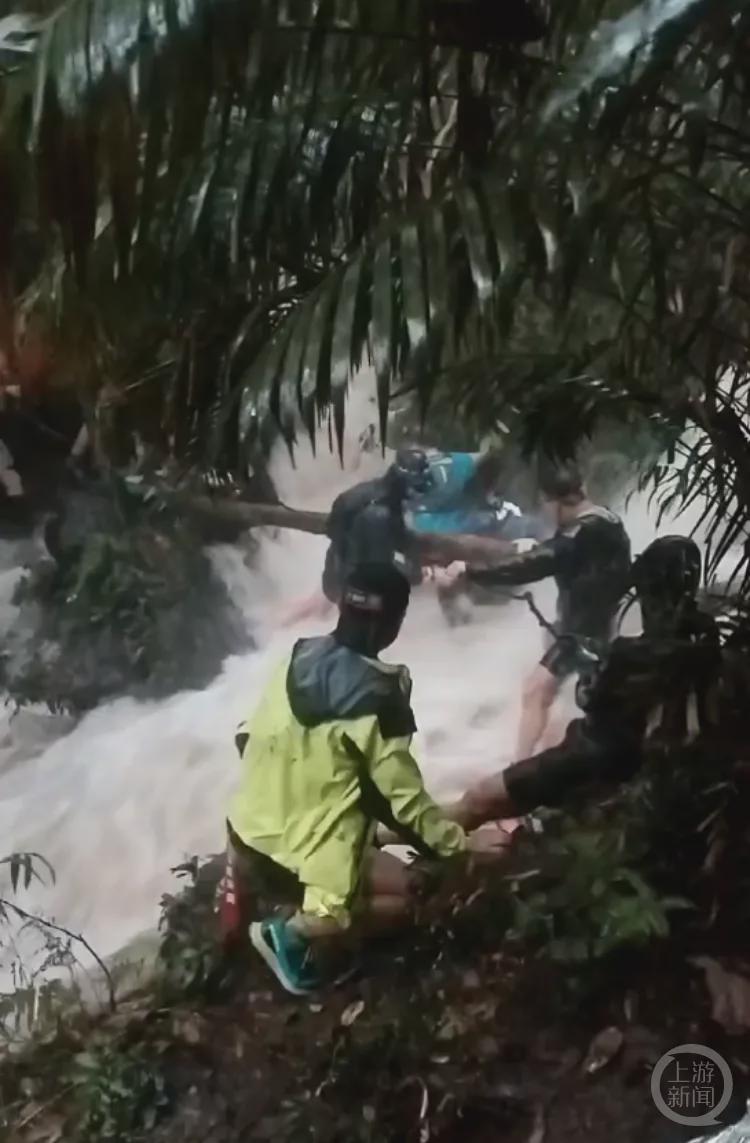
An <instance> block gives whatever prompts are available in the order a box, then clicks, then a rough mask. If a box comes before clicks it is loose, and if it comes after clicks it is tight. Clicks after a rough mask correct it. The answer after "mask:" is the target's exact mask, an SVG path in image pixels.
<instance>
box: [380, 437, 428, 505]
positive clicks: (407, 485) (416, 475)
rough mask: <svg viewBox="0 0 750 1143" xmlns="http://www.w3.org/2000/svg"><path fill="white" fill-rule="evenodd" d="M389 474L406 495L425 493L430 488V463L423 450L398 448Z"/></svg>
mask: <svg viewBox="0 0 750 1143" xmlns="http://www.w3.org/2000/svg"><path fill="white" fill-rule="evenodd" d="M390 473H391V475H392V477H393V478H395V480H396V481H397V482H398V483H399V484H401V486H402V487H403V489H404V491H405V493H406V494H407V495H411V494H413V493H420V492H427V491H428V489H430V488H431V487H432V483H433V477H432V473H431V472H430V462H429V460H428V458H427V453H426V452H425V451H424V449H421V448H400V449H399V450H398V452H397V453H396V459H395V461H394V462H393V464H392V465H391V468H390Z"/></svg>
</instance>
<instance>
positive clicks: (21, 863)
mask: <svg viewBox="0 0 750 1143" xmlns="http://www.w3.org/2000/svg"><path fill="white" fill-rule="evenodd" d="M2 869H7V871H8V873H9V880H10V885H9V887H8V889H6V890H5V891H3V888H2V886H0V969H2V970H3V971H4V972H5V974H6V975H7V977H8V978H9V980H10V982H11V985H12V988H11V989H10V990H9V991H0V1040H5V1041H6V1042H9V1043H10V1042H13V1041H15V1040H22V1039H24V1038H25V1037H26V1036H27V1035H28V1034H29V1033H30V1032H32V1031H49V1030H50V1029H51V1028H52V1027H54V1025H55V1021H56V1019H58V1018H59V1016H60V1014H61V1013H62V1012H63V1011H64V1010H65V1009H66V1008H67V1009H70V1007H71V1005H72V1004H78V1003H80V989H79V987H78V984H77V982H76V979H75V975H74V970H75V968H76V967H77V965H78V964H79V960H78V956H77V950H80V949H85V951H86V952H87V953H88V955H89V956H90V957H91V958H92V959H93V960H94V961H96V963H97V965H98V967H99V969H100V970H101V972H102V975H103V979H104V981H105V983H106V986H107V989H108V992H109V1003H110V1007H114V982H113V980H112V976H111V974H110V972H109V970H108V969H107V967H106V965H105V964H104V963H103V962H102V960H101V958H100V957H99V956H98V955H97V953H96V952H95V950H94V949H93V948H92V947H91V945H89V943H88V942H87V941H86V939H85V937H83V936H82V935H81V934H80V933H74V932H71V931H70V930H69V929H66V928H65V927H64V926H62V925H58V924H57V923H56V922H54V921H50V920H48V919H47V918H46V917H41V916H38V915H37V914H35V913H30V912H28V911H27V910H26V909H24V908H22V906H21V905H19V904H18V903H17V901H16V900H12V899H11V898H14V897H15V896H16V894H17V892H18V890H19V888H21V887H23V888H24V889H28V888H29V886H30V885H31V882H32V881H34V880H37V881H40V882H43V881H44V879H45V876H46V877H47V878H48V879H49V880H50V881H53V882H54V879H55V873H54V870H53V869H52V867H51V866H50V865H49V863H48V862H47V861H45V859H44V858H43V857H42V856H41V855H40V854H38V853H12V854H9V855H8V856H7V857H4V858H0V870H2ZM59 969H65V970H66V973H67V975H68V979H67V981H64V980H60V979H54V978H53V979H49V976H48V974H49V972H50V970H59Z"/></svg>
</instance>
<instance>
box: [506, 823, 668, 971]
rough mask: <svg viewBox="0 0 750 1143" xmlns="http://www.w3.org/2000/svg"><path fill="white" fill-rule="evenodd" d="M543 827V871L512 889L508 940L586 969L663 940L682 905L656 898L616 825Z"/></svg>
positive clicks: (530, 873) (629, 842)
mask: <svg viewBox="0 0 750 1143" xmlns="http://www.w3.org/2000/svg"><path fill="white" fill-rule="evenodd" d="M590 816H594V815H590ZM544 827H545V832H544V838H543V840H542V841H541V842H539V843H538V848H539V849H540V851H541V852H540V854H539V856H540V857H541V858H542V861H543V869H542V870H541V871H534V870H529V871H527V874H526V876H525V878H524V880H523V881H521V882H517V883H516V884H515V885H514V886H513V888H514V907H515V915H514V918H513V924H512V928H511V932H510V934H509V935H510V936H511V937H514V938H515V939H518V940H521V941H528V942H529V943H531V944H532V945H534V946H535V947H537V948H538V949H539V951H540V954H541V955H542V956H545V957H549V958H550V959H552V960H555V961H560V962H562V963H565V964H578V965H582V964H583V965H585V964H586V963H587V962H591V961H593V960H596V959H597V958H599V957H605V956H607V955H608V954H610V953H612V952H614V951H616V950H618V949H624V948H628V947H638V946H639V945H644V944H648V943H649V942H650V941H652V940H654V939H657V938H660V937H661V938H664V937H666V936H668V934H669V914H670V912H671V911H673V910H674V909H679V908H684V907H685V906H686V905H688V902H687V901H685V900H684V898H677V897H672V898H670V897H662V896H660V895H659V894H658V893H656V892H655V891H654V889H653V888H652V887H651V886H650V885H649V884H648V883H647V882H646V881H645V880H644V877H643V875H642V874H641V873H640V872H639V871H638V864H639V863H638V861H637V855H636V854H635V853H634V852H631V853H628V852H627V849H628V848H630V849H632V838H630V837H628V835H627V832H626V830H625V829H624V828H623V823H622V822H621V821H617V820H615V821H614V822H612V821H610V822H607V821H606V820H601V819H600V820H599V822H597V821H596V820H594V821H589V822H586V821H585V820H584V821H583V822H581V821H580V820H578V819H577V820H571V819H564V818H563V819H562V821H556V820H555V818H554V816H545V818H544ZM641 864H642V862H641ZM545 871H546V877H545ZM545 881H546V885H545Z"/></svg>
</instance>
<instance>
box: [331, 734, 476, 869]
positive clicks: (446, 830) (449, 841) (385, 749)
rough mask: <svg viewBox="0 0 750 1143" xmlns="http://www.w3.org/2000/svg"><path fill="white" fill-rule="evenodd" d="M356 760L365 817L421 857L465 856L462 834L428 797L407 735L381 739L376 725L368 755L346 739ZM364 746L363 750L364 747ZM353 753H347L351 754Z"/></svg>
mask: <svg viewBox="0 0 750 1143" xmlns="http://www.w3.org/2000/svg"><path fill="white" fill-rule="evenodd" d="M346 737H347V738H348V739H349V744H350V747H351V746H353V747H354V748H355V750H356V753H357V755H358V756H359V760H360V766H359V770H360V785H361V787H362V798H363V803H364V807H365V809H366V811H367V812H368V813H369V814H370V815H371V816H372V817H373V818H375V819H377V820H378V821H380V822H382V824H383V825H385V826H386V827H389V828H390V829H392V830H393V832H394V833H396V834H397V835H398V837H399V840H400V841H401V843H402V844H405V845H411V846H413V848H414V849H416V850H417V852H418V853H420V854H422V855H423V856H425V857H452V856H454V855H455V854H459V853H463V852H465V850H466V848H467V839H466V834H465V833H464V831H463V829H462V828H461V826H460V825H458V824H457V823H456V822H454V821H451V820H449V819H448V818H447V817H446V816H445V814H444V813H443V811H442V810H441V809H440V807H439V806H438V805H437V803H436V802H434V801H433V799H432V798H431V797H430V795H429V794H428V793H427V791H426V789H425V787H424V782H423V780H422V774H421V772H420V769H419V766H418V765H417V762H416V760H415V758H414V756H413V755H412V753H411V735H410V734H409V735H398V736H396V737H389V738H384V737H383V735H382V732H381V729H380V727H379V726H378V724H377V722H376V723H375V725H374V727H373V729H372V733H371V736H370V738H369V741H368V743H367V747H366V750H363V749H362V747H361V746H360V745H359V744H357V743H356V742H354V740H353V736H352V737H350V736H348V735H347V736H346ZM363 745H364V744H363ZM350 752H351V751H350Z"/></svg>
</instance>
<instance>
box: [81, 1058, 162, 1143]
mask: <svg viewBox="0 0 750 1143" xmlns="http://www.w3.org/2000/svg"><path fill="white" fill-rule="evenodd" d="M71 1082H72V1083H73V1084H74V1085H75V1088H76V1096H77V1101H78V1105H79V1108H80V1120H79V1124H78V1136H79V1138H81V1139H82V1140H91V1141H92V1143H98V1141H99V1140H103V1139H114V1140H124V1139H127V1138H129V1137H130V1136H131V1135H132V1133H133V1132H136V1131H137V1132H140V1131H151V1130H152V1129H153V1127H154V1125H155V1123H156V1121H157V1119H158V1117H159V1116H160V1115H161V1114H162V1113H163V1112H164V1110H165V1109H166V1107H167V1106H168V1102H169V1101H168V1098H167V1095H166V1091H165V1085H164V1078H163V1076H162V1073H161V1070H160V1069H159V1068H158V1067H157V1066H156V1064H155V1061H154V1060H153V1059H150V1058H149V1057H148V1056H147V1055H146V1054H145V1052H144V1051H143V1049H141V1048H139V1047H136V1046H134V1047H130V1048H126V1047H120V1046H117V1045H115V1044H102V1045H97V1046H94V1047H92V1048H91V1049H90V1050H89V1051H86V1052H81V1053H79V1054H78V1055H77V1056H76V1057H75V1058H74V1061H73V1071H72V1074H71Z"/></svg>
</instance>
